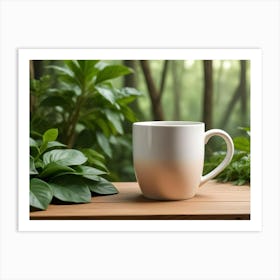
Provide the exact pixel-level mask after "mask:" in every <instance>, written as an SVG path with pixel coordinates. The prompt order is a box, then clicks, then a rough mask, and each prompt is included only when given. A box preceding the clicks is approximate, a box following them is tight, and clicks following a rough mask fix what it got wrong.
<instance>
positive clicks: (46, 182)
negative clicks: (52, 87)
mask: <svg viewBox="0 0 280 280" xmlns="http://www.w3.org/2000/svg"><path fill="white" fill-rule="evenodd" d="M57 136H58V129H54V128H53V129H49V130H47V131H46V132H45V133H44V134H43V137H42V139H41V140H37V141H35V140H34V139H33V138H30V206H31V207H33V208H36V209H46V208H47V207H48V205H49V204H50V203H51V201H52V200H53V199H57V200H59V201H63V202H72V203H86V202H90V201H91V196H92V194H99V195H100V194H101V195H105V194H116V193H118V190H117V189H116V188H115V187H114V186H113V185H112V184H111V183H110V182H109V181H107V180H106V179H105V178H103V177H102V176H104V175H106V174H107V172H106V171H104V170H101V169H97V168H93V167H91V166H87V165H85V164H86V163H87V162H88V158H87V157H86V156H85V155H84V154H83V153H82V152H80V151H78V150H75V149H66V148H65V145H64V144H62V143H60V142H57V141H56V139H57Z"/></svg>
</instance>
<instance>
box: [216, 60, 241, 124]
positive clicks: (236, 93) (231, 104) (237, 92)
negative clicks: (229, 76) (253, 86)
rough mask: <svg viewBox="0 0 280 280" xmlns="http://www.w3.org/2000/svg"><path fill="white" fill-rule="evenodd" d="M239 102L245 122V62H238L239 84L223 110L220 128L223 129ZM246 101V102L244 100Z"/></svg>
mask: <svg viewBox="0 0 280 280" xmlns="http://www.w3.org/2000/svg"><path fill="white" fill-rule="evenodd" d="M238 99H240V100H241V112H242V115H243V116H242V119H243V121H245V118H246V113H247V95H246V60H240V75H239V84H238V86H237V87H236V89H235V91H234V94H233V96H232V99H231V100H230V102H229V104H228V107H227V108H226V109H225V112H224V116H223V118H222V121H221V125H220V126H221V127H222V128H224V127H225V126H226V125H227V123H228V121H229V118H230V116H231V113H232V111H233V109H234V107H235V105H236V103H237V101H238ZM245 99H246V100H245Z"/></svg>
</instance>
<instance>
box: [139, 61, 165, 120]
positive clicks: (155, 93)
mask: <svg viewBox="0 0 280 280" xmlns="http://www.w3.org/2000/svg"><path fill="white" fill-rule="evenodd" d="M140 65H141V68H142V71H143V74H144V77H145V81H146V85H147V88H148V92H149V96H150V100H151V105H152V114H153V118H154V120H157V121H160V120H164V113H163V108H162V104H161V98H162V94H163V91H164V86H165V81H166V74H167V69H168V60H165V61H164V64H163V69H162V74H161V80H160V85H159V88H157V86H156V84H155V81H154V79H153V77H152V72H151V68H150V64H149V61H148V60H140Z"/></svg>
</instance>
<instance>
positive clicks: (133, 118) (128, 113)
mask: <svg viewBox="0 0 280 280" xmlns="http://www.w3.org/2000/svg"><path fill="white" fill-rule="evenodd" d="M121 111H122V113H123V115H124V116H125V118H126V119H127V120H129V121H130V122H136V121H137V117H136V116H135V114H134V112H133V111H132V110H131V109H130V108H129V107H128V106H122V107H121Z"/></svg>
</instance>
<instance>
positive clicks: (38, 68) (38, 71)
mask: <svg viewBox="0 0 280 280" xmlns="http://www.w3.org/2000/svg"><path fill="white" fill-rule="evenodd" d="M33 71H34V79H36V80H39V79H40V78H41V77H42V76H43V60H33Z"/></svg>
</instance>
